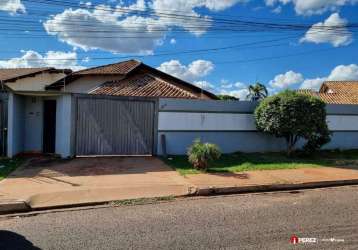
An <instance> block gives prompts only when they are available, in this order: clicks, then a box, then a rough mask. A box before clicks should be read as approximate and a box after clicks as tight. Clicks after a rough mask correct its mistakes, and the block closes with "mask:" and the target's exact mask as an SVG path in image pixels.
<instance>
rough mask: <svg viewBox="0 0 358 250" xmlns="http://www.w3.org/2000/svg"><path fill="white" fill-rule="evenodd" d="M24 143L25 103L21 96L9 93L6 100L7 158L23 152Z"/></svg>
mask: <svg viewBox="0 0 358 250" xmlns="http://www.w3.org/2000/svg"><path fill="white" fill-rule="evenodd" d="M24 141H25V102H24V98H23V97H22V96H18V95H15V94H13V93H9V99H8V132H7V142H8V145H7V156H8V157H13V156H14V155H16V154H18V153H21V152H23V151H24Z"/></svg>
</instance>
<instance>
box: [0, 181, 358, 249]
mask: <svg viewBox="0 0 358 250" xmlns="http://www.w3.org/2000/svg"><path fill="white" fill-rule="evenodd" d="M292 235H296V236H297V237H298V238H300V239H299V241H300V243H298V244H295V245H294V244H292V243H290V238H291V237H292ZM303 238H310V241H315V243H313V242H311V243H302V241H304V240H305V239H303ZM0 249H2V250H3V249H86V250H87V249H358V186H346V187H339V188H327V189H315V190H303V191H300V192H281V193H265V194H263V193H261V194H245V195H230V196H215V197H204V198H186V199H179V200H175V201H171V202H164V203H158V204H147V205H136V206H120V207H107V208H94V209H86V210H78V211H69V210H65V211H61V212H55V213H53V212H50V213H41V214H37V215H34V216H25V217H15V218H4V217H2V218H1V219H0Z"/></svg>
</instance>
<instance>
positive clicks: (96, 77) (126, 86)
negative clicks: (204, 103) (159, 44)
mask: <svg viewBox="0 0 358 250" xmlns="http://www.w3.org/2000/svg"><path fill="white" fill-rule="evenodd" d="M46 89H47V90H57V91H66V92H71V93H85V94H94V95H111V96H135V97H162V98H183V99H212V100H216V99H218V98H217V97H216V95H214V94H212V93H210V92H208V91H206V90H203V89H201V88H199V87H196V86H195V85H192V84H190V83H188V82H185V81H183V80H180V79H178V78H176V77H174V76H171V75H169V74H166V73H164V72H162V71H159V70H157V69H155V68H152V67H150V66H148V65H146V64H144V63H142V62H140V61H137V60H129V61H124V62H120V63H114V64H108V65H104V66H99V67H95V68H90V69H85V70H80V71H77V72H73V73H72V74H69V75H68V76H66V77H64V78H63V79H61V80H58V81H56V82H54V83H53V84H51V85H49V86H47V87H46Z"/></svg>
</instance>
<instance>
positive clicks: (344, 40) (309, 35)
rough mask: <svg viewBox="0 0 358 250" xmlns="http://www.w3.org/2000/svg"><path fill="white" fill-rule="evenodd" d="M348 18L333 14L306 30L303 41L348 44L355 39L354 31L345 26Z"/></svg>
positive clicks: (335, 44) (336, 45)
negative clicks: (353, 36)
mask: <svg viewBox="0 0 358 250" xmlns="http://www.w3.org/2000/svg"><path fill="white" fill-rule="evenodd" d="M346 24H347V20H346V19H343V18H341V17H340V16H339V14H338V13H334V14H332V15H331V16H330V17H328V18H327V19H326V20H325V21H324V22H319V23H316V24H314V25H312V27H311V28H310V29H309V30H308V31H307V32H306V34H305V36H304V37H303V38H301V40H300V41H301V42H313V43H317V44H318V43H331V44H332V45H333V46H334V47H339V46H344V45H348V44H350V43H351V42H352V41H353V38H352V33H351V32H349V30H348V29H347V28H346V27H345V26H346Z"/></svg>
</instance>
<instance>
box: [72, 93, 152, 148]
mask: <svg viewBox="0 0 358 250" xmlns="http://www.w3.org/2000/svg"><path fill="white" fill-rule="evenodd" d="M155 109H156V101H155V100H153V99H146V98H120V97H118V98H117V97H105V96H85V97H84V96H78V97H77V121H76V155H151V154H153V148H154V147H153V144H154V129H155V125H154V124H155V120H154V117H155Z"/></svg>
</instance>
